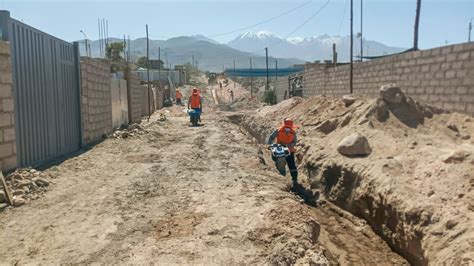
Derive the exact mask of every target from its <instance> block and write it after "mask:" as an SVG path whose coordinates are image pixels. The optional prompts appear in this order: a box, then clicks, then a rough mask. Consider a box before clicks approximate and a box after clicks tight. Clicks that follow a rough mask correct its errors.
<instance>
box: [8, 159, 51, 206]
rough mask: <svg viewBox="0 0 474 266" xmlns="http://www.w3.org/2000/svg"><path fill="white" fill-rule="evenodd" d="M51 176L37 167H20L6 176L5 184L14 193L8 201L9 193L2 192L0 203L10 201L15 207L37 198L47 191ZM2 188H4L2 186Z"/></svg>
mask: <svg viewBox="0 0 474 266" xmlns="http://www.w3.org/2000/svg"><path fill="white" fill-rule="evenodd" d="M48 179H50V177H49V176H48V175H46V174H44V173H43V172H41V171H37V170H35V169H29V168H28V169H18V170H16V171H15V172H13V173H11V174H9V175H7V176H6V177H5V181H6V182H5V184H6V187H7V189H8V190H10V191H11V194H12V195H13V197H12V199H11V201H10V202H8V196H7V195H8V193H0V203H9V204H10V205H12V206H14V207H19V206H22V205H24V204H25V203H26V202H27V200H36V199H38V198H39V197H40V196H41V195H43V194H44V193H45V192H46V191H48V186H49V184H50V181H48ZM2 190H4V188H3V186H2Z"/></svg>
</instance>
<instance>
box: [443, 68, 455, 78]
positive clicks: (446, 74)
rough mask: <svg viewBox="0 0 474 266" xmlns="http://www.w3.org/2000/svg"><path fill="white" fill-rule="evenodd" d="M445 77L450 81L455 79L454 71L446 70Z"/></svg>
mask: <svg viewBox="0 0 474 266" xmlns="http://www.w3.org/2000/svg"><path fill="white" fill-rule="evenodd" d="M445 77H446V78H447V79H451V78H454V77H456V71H454V70H448V71H446V73H445Z"/></svg>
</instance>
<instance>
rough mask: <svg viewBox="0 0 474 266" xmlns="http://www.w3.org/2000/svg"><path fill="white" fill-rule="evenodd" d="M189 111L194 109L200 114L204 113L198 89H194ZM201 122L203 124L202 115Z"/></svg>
mask: <svg viewBox="0 0 474 266" xmlns="http://www.w3.org/2000/svg"><path fill="white" fill-rule="evenodd" d="M188 109H193V110H195V111H196V112H198V113H199V114H200V113H201V112H202V99H201V95H199V91H198V89H197V88H194V89H193V93H192V94H191V96H190V97H189V100H188ZM191 122H192V121H191ZM199 122H201V116H200V115H199Z"/></svg>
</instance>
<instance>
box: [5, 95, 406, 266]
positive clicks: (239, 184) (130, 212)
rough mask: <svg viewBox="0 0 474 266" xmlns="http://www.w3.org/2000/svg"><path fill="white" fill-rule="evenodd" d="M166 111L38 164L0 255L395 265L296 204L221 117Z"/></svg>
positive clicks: (389, 255)
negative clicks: (139, 130)
mask: <svg viewBox="0 0 474 266" xmlns="http://www.w3.org/2000/svg"><path fill="white" fill-rule="evenodd" d="M208 102H210V101H208ZM176 108H177V107H173V109H172V112H169V113H167V112H164V111H163V112H162V113H163V114H167V120H166V121H158V120H157V119H158V117H159V115H158V114H155V115H154V116H153V117H152V119H151V123H149V124H148V125H145V126H144V127H145V128H146V130H147V131H148V132H147V133H146V134H144V135H138V136H134V137H131V138H127V139H107V140H105V141H104V142H102V143H101V144H99V145H97V146H95V147H94V148H92V149H91V150H89V151H87V152H85V153H83V154H81V155H79V156H77V157H75V158H72V159H70V160H67V161H65V162H64V163H62V164H60V165H58V166H55V167H52V168H50V169H48V170H46V173H47V174H50V175H51V176H54V177H55V178H54V179H53V180H52V184H51V186H50V191H49V192H48V193H47V194H46V195H45V196H44V197H42V198H40V199H39V200H36V201H32V202H30V203H29V204H27V205H25V206H23V207H21V208H16V209H9V210H6V211H4V212H1V213H0V227H1V234H0V247H2V248H1V249H0V261H1V262H3V263H8V264H15V263H20V264H26V263H44V264H50V263H106V264H116V263H133V264H138V263H140V264H141V263H151V262H154V263H167V264H242V263H245V264H248V263H258V264H265V263H282V264H290V263H291V264H293V263H294V264H307V263H310V262H312V263H318V262H319V263H327V262H328V261H329V262H332V263H335V262H339V263H342V264H351V263H354V264H361V263H364V264H393V263H397V264H401V263H405V261H404V260H403V259H402V258H401V257H399V256H398V255H397V254H395V253H393V252H392V251H391V250H390V249H389V248H388V246H387V245H386V244H385V243H384V242H383V241H382V240H381V239H380V238H378V237H377V236H376V235H375V234H374V233H373V232H372V231H371V230H370V227H369V226H367V225H366V224H365V223H364V222H362V221H361V220H358V219H356V218H354V217H352V216H351V215H349V214H347V213H345V212H343V211H341V210H339V209H337V208H336V207H334V206H331V205H330V204H326V205H324V206H322V207H317V208H314V207H311V206H308V205H305V204H303V203H301V202H300V199H299V198H298V197H296V196H295V195H293V194H292V193H290V192H288V191H287V187H288V182H289V177H287V178H284V177H281V176H279V175H277V174H276V171H275V170H274V169H273V167H272V165H271V163H270V162H269V159H268V157H266V156H262V155H261V152H262V149H261V147H259V146H258V145H257V144H255V143H254V141H253V139H252V138H250V137H249V136H248V135H247V134H246V133H245V132H244V131H243V130H242V129H241V128H240V127H238V126H237V125H234V124H232V123H230V122H229V121H228V120H227V119H226V118H225V114H224V113H221V112H219V111H217V110H215V109H212V110H211V109H207V112H206V113H205V115H204V117H203V123H204V125H203V126H201V127H198V128H191V127H189V126H188V121H187V117H186V116H185V114H184V113H182V112H181V111H177V110H176ZM264 162H266V164H267V165H265V164H264Z"/></svg>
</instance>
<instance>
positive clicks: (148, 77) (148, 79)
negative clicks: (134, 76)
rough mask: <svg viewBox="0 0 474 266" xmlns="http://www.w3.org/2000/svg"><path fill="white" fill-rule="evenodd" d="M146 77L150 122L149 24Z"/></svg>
mask: <svg viewBox="0 0 474 266" xmlns="http://www.w3.org/2000/svg"><path fill="white" fill-rule="evenodd" d="M146 63H147V67H146V76H147V85H148V121H150V117H151V108H150V47H149V41H148V24H146Z"/></svg>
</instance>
